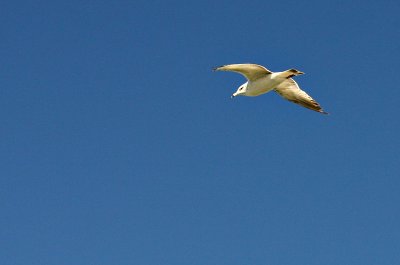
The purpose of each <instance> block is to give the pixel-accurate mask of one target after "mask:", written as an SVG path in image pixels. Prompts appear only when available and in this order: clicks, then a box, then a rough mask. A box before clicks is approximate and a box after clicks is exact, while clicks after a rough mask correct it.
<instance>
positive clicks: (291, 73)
mask: <svg viewBox="0 0 400 265" xmlns="http://www.w3.org/2000/svg"><path fill="white" fill-rule="evenodd" d="M303 74H304V72H301V71H299V70H297V69H289V70H286V71H284V72H282V75H283V76H284V77H286V78H291V77H293V76H296V75H303Z"/></svg>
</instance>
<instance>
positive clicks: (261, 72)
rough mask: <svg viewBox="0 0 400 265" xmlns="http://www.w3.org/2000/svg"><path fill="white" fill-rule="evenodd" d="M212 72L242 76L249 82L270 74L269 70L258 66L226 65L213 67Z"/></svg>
mask: <svg viewBox="0 0 400 265" xmlns="http://www.w3.org/2000/svg"><path fill="white" fill-rule="evenodd" d="M213 70H214V71H230V72H236V73H239V74H242V75H244V76H245V77H246V78H247V79H248V80H249V81H254V80H257V79H258V78H260V77H263V76H265V75H268V74H272V72H271V71H270V70H268V69H267V68H265V67H264V66H261V65H258V64H247V63H245V64H227V65H222V66H219V67H215V68H214V69H213Z"/></svg>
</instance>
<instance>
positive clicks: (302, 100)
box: [275, 78, 328, 114]
mask: <svg viewBox="0 0 400 265" xmlns="http://www.w3.org/2000/svg"><path fill="white" fill-rule="evenodd" d="M275 91H276V92H277V93H278V94H279V95H281V96H282V97H284V98H285V99H287V100H289V101H292V102H294V103H296V104H299V105H301V106H303V107H306V108H308V109H311V110H314V111H317V112H320V113H323V114H328V113H327V112H325V111H324V110H323V109H322V108H321V106H320V105H319V104H318V102H316V101H315V100H314V99H313V98H312V97H310V96H309V95H308V94H307V93H306V92H304V91H303V90H301V89H300V88H299V86H298V85H297V83H296V81H294V80H293V79H291V78H289V79H286V80H285V81H284V82H282V83H280V84H279V85H278V86H277V87H276V88H275Z"/></svg>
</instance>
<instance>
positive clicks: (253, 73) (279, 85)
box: [213, 64, 328, 114]
mask: <svg viewBox="0 0 400 265" xmlns="http://www.w3.org/2000/svg"><path fill="white" fill-rule="evenodd" d="M213 70H214V71H229V72H236V73H239V74H242V75H244V77H246V78H247V82H246V83H244V84H242V85H241V86H240V87H239V88H238V89H237V91H236V92H235V93H233V94H232V96H231V98H234V97H236V96H248V97H255V96H259V95H261V94H265V93H267V92H269V91H271V90H274V91H275V92H277V93H278V94H279V95H281V96H282V97H283V98H285V99H287V100H289V101H291V102H294V103H296V104H299V105H301V106H303V107H306V108H308V109H311V110H314V111H317V112H319V113H323V114H328V113H327V112H325V111H324V110H323V109H322V108H321V106H320V105H319V104H318V102H316V101H315V100H314V99H313V98H312V97H310V96H309V95H308V94H307V93H306V92H304V91H303V90H301V89H300V88H299V86H298V85H297V83H296V81H294V80H293V79H292V77H294V76H297V75H302V74H304V73H303V72H300V71H299V70H296V69H289V70H286V71H283V72H271V71H270V70H268V69H267V68H265V67H264V66H261V65H258V64H228V65H222V66H219V67H215V68H214V69H213Z"/></svg>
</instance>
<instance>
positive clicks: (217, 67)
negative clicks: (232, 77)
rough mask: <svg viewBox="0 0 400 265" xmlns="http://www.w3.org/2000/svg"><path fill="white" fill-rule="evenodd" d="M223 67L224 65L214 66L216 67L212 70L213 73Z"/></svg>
mask: <svg viewBox="0 0 400 265" xmlns="http://www.w3.org/2000/svg"><path fill="white" fill-rule="evenodd" d="M224 66H225V65H220V66H216V67H214V68H213V69H212V70H213V71H214V72H215V71H218V69H219V68H221V67H224Z"/></svg>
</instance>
